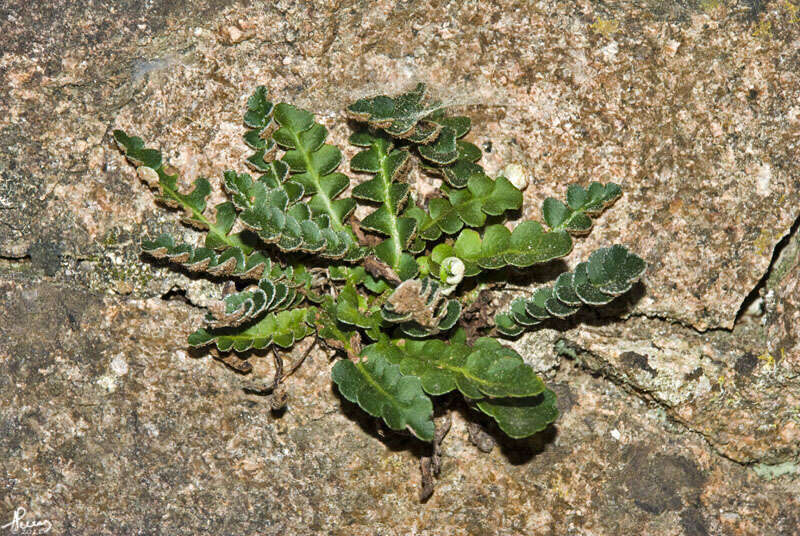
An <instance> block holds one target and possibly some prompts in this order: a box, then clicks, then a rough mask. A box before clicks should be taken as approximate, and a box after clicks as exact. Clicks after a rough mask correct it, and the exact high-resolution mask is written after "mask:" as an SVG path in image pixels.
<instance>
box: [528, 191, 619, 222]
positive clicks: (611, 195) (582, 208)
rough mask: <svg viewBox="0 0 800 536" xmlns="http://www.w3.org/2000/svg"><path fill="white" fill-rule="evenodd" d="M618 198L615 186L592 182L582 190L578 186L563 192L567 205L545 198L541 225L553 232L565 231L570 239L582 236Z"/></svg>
mask: <svg viewBox="0 0 800 536" xmlns="http://www.w3.org/2000/svg"><path fill="white" fill-rule="evenodd" d="M621 195H622V189H621V188H620V187H619V185H617V184H614V183H613V182H609V183H608V184H606V185H603V184H600V183H599V182H593V183H591V184H590V185H589V189H588V190H586V189H584V188H583V187H582V186H580V185H578V184H570V185H569V187H568V188H567V203H566V204H564V203H563V202H561V201H559V200H558V199H554V198H552V197H548V198H547V199H545V200H544V203H543V204H542V215H543V216H544V221H545V223H547V225H548V226H549V227H550V229H552V230H553V231H567V232H569V233H570V234H573V235H585V234H588V233H589V231H591V230H592V225H593V223H592V218H590V217H589V216H599V215H600V214H601V213H602V212H603V211H604V210H605V209H606V208H608V207H610V206H611V205H612V204H614V201H616V200H617V199H619V197H620V196H621Z"/></svg>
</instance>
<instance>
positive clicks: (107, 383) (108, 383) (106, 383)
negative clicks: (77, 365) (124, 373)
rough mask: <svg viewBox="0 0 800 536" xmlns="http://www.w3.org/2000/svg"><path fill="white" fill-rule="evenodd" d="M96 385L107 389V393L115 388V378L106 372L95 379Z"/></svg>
mask: <svg viewBox="0 0 800 536" xmlns="http://www.w3.org/2000/svg"><path fill="white" fill-rule="evenodd" d="M97 385H99V386H100V387H102V388H103V389H105V390H106V391H108V392H109V393H113V392H114V391H116V390H117V380H116V379H115V377H114V376H111V375H110V374H106V375H104V376H100V377H99V378H98V379H97Z"/></svg>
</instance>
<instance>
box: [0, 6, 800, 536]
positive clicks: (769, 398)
mask: <svg viewBox="0 0 800 536" xmlns="http://www.w3.org/2000/svg"><path fill="white" fill-rule="evenodd" d="M243 4H245V3H240V4H237V5H235V6H230V5H228V3H227V2H217V1H215V0H205V1H198V2H184V1H181V2H152V1H144V0H141V1H140V0H127V1H125V2H114V3H110V4H109V3H101V2H76V1H61V2H58V1H57V2H51V3H49V4H48V5H47V7H44V6H43V5H42V4H40V3H36V2H22V1H19V0H9V1H6V2H4V4H3V6H2V7H0V13H2V15H3V17H2V19H0V20H2V22H0V28H2V34H0V44H1V45H2V46H0V50H2V55H0V177H2V179H0V319H2V322H0V335H1V336H2V337H1V338H0V369H1V371H2V374H0V400H2V401H3V405H2V407H1V408H0V430H2V433H0V445H1V446H2V451H3V452H4V453H6V455H4V456H3V457H2V459H0V465H2V472H0V525H4V524H5V523H6V522H7V521H9V520H11V518H12V516H13V511H14V510H15V509H17V508H19V507H23V508H25V509H26V510H27V517H26V519H27V520H37V519H38V520H48V521H50V522H51V523H52V525H53V530H52V533H54V534H139V533H141V534H149V533H165V534H198V533H203V532H209V531H210V532H215V533H236V534H283V533H290V534H370V535H371V534H378V533H380V534H431V535H433V534H476V535H483V534H497V535H506V534H508V535H512V534H513V535H516V534H619V533H623V534H674V535H686V536H689V535H700V534H726V535H727V534H759V535H761V534H775V535H783V534H793V533H797V532H800V519H798V511H800V504H798V503H800V493H798V491H797V490H798V483H800V480H798V478H800V476H798V466H797V462H798V459H799V458H800V377H798V373H800V338H798V336H797V333H798V332H800V298H798V296H800V267H799V266H800V265H799V263H798V248H800V245H798V244H800V233H798V229H797V223H796V222H797V221H798V214H799V213H800V203H798V199H800V171H798V166H797V148H798V145H797V144H798V139H799V137H800V105H798V102H800V22H798V20H797V17H798V13H797V12H796V11H793V9H796V8H795V7H794V4H792V3H790V2H783V3H777V2H775V3H764V2H755V3H750V2H744V1H742V2H741V3H739V4H737V2H735V1H734V0H728V1H725V0H703V1H700V2H650V1H648V2H636V3H634V2H623V1H614V2H604V3H602V4H599V3H596V2H589V1H575V2H510V1H502V2H492V3H488V4H487V3H485V2H473V1H461V2H450V3H447V2H438V1H435V2H399V1H390V0H385V1H384V0H381V1H378V2H368V3H367V2H363V3H362V2H340V1H333V0H332V1H326V2H315V3H301V2H289V1H278V2H262V3H252V4H251V3H248V4H247V5H243ZM755 6H757V7H755ZM756 9H759V10H761V11H760V12H756V11H755V10H756ZM417 81H423V82H426V83H427V84H428V85H429V86H430V87H431V88H432V90H433V91H434V92H435V93H436V94H437V96H439V97H441V98H442V99H444V100H446V101H447V102H448V103H451V104H452V105H453V106H456V107H461V108H463V110H464V111H465V112H466V113H467V114H468V115H470V116H472V117H473V124H474V128H473V130H472V132H471V133H470V134H469V136H470V139H471V140H472V141H473V142H475V143H477V144H479V145H481V146H483V147H484V149H485V156H484V162H485V167H487V169H489V170H490V171H492V172H494V171H497V170H499V169H501V168H502V167H503V166H504V165H505V164H506V163H508V162H514V161H515V162H520V163H523V164H525V165H526V166H528V167H529V168H530V169H531V171H532V174H533V181H532V184H531V186H530V187H529V188H528V189H527V190H526V210H525V214H524V215H525V216H530V217H538V214H539V205H540V204H541V201H542V200H543V199H544V198H545V197H546V196H548V195H556V196H561V195H563V192H564V190H565V188H566V185H567V184H569V183H570V182H574V181H579V182H581V183H586V182H588V181H590V180H601V181H615V182H618V183H620V184H621V185H622V186H623V190H624V192H625V194H624V196H623V198H622V199H620V200H619V201H618V202H617V204H616V205H615V206H614V207H613V209H611V210H609V211H608V212H607V213H606V214H605V215H604V216H603V217H601V218H600V219H599V220H598V221H597V223H596V228H595V229H594V231H593V232H592V234H591V235H590V236H589V237H587V238H585V239H582V240H580V241H579V242H578V243H577V244H576V248H575V251H574V252H573V254H572V255H571V256H570V257H569V258H568V259H567V265H568V266H573V265H574V264H575V263H577V262H579V261H580V260H582V259H584V258H585V257H586V256H587V255H588V253H589V252H590V251H592V250H593V249H595V248H597V247H601V246H604V245H607V244H610V243H612V242H616V243H623V244H626V245H628V246H629V247H631V249H633V250H635V251H637V252H639V253H640V254H641V255H642V256H643V257H644V258H645V259H646V260H647V261H648V263H649V268H648V271H647V273H646V276H645V280H644V284H643V285H642V286H641V287H639V289H638V290H637V292H636V293H634V294H633V295H632V296H630V297H629V298H627V299H624V300H618V302H614V303H612V304H611V305H609V306H608V307H606V308H602V309H601V310H599V311H597V312H595V313H592V314H583V315H580V316H579V317H578V318H577V319H576V321H575V322H571V323H563V324H553V325H548V326H546V327H545V328H543V329H540V330H539V331H537V332H535V333H532V334H529V335H527V336H525V337H523V338H522V339H520V340H519V341H516V342H514V343H513V344H514V345H515V346H516V347H517V348H518V349H520V350H521V351H522V352H523V355H524V356H525V357H526V359H528V360H529V362H531V363H532V364H534V365H535V366H536V368H537V369H538V370H540V371H541V372H542V373H543V374H544V375H545V377H546V378H547V380H548V381H549V383H550V384H551V385H553V386H554V388H555V389H556V391H557V393H558V395H559V400H560V402H559V403H560V405H561V406H560V409H561V411H562V417H561V418H560V420H559V421H558V423H557V426H554V427H552V428H551V429H549V430H547V431H546V432H544V433H542V434H540V435H538V436H536V437H535V438H533V439H531V440H529V441H525V442H510V441H503V440H502V439H501V437H500V436H499V435H498V436H496V439H497V440H498V441H500V444H499V446H498V447H497V448H495V449H494V450H493V451H492V452H491V453H489V454H483V453H481V452H479V451H478V450H477V449H475V448H474V447H473V446H472V445H470V443H469V441H468V440H467V431H466V422H467V420H466V417H468V416H466V415H464V413H463V411H464V410H463V409H459V411H457V412H456V413H457V416H456V419H455V426H454V429H453V430H452V431H451V433H450V436H448V438H447V440H446V442H445V444H444V456H445V458H444V459H445V462H444V468H443V473H442V475H441V477H440V479H439V481H438V483H437V489H436V492H435V494H434V496H433V497H432V498H431V500H430V501H428V502H427V503H424V504H420V503H418V502H417V499H416V497H417V489H418V484H419V471H418V467H417V459H418V456H419V455H420V454H421V453H422V449H421V447H420V446H419V444H416V443H413V442H411V441H409V440H404V439H398V438H382V437H381V436H380V435H379V434H378V433H377V432H376V431H375V427H374V423H373V422H372V421H371V420H369V419H365V418H364V417H363V416H362V415H361V413H360V412H359V411H358V410H357V409H356V408H353V407H352V406H350V405H349V403H347V402H346V401H344V400H343V399H341V398H340V397H339V396H338V395H337V394H336V393H335V391H334V390H333V389H332V387H331V384H330V380H329V371H328V369H329V362H328V360H327V359H326V356H324V355H322V354H312V356H311V361H310V362H309V363H306V364H305V365H304V366H303V367H302V368H301V369H300V370H299V371H298V373H297V374H296V375H295V376H293V379H292V381H291V383H290V385H291V389H292V393H291V399H290V407H289V409H288V411H286V412H285V413H283V414H275V413H273V412H271V411H270V410H269V407H268V405H267V404H266V403H265V401H264V398H263V397H261V396H257V395H253V394H248V392H246V391H243V389H242V386H243V385H244V383H243V382H244V381H245V378H243V377H241V376H240V375H238V374H236V373H234V372H232V371H231V370H230V369H227V368H226V367H224V366H223V365H221V364H220V363H219V362H217V361H214V360H212V359H210V358H209V357H207V356H202V355H201V354H197V355H195V354H191V353H189V352H188V350H187V348H186V345H185V337H186V335H187V333H189V332H190V331H191V330H192V329H193V326H194V325H195V324H196V323H197V322H198V320H199V319H200V317H201V316H202V314H203V310H202V309H201V307H199V306H202V305H204V304H205V303H206V302H207V300H208V297H209V296H210V295H214V293H218V292H219V289H217V288H216V287H215V286H214V285H212V284H210V283H208V282H206V281H204V280H198V279H194V280H192V279H189V278H187V277H185V276H183V275H181V274H176V273H173V272H169V271H168V270H165V269H164V268H163V267H160V266H157V265H154V264H150V263H146V262H143V259H142V258H140V255H139V251H138V246H137V244H138V240H139V238H140V237H141V236H143V235H145V234H154V233H158V232H160V231H162V230H170V231H174V232H178V233H186V235H187V236H188V237H192V236H194V235H193V234H192V231H188V230H183V229H182V228H181V227H180V225H179V224H178V223H177V217H176V215H175V214H174V213H169V212H168V211H164V210H163V209H160V208H158V207H156V206H155V205H154V203H153V196H152V193H151V192H150V191H148V189H147V188H146V187H145V185H143V184H142V183H141V182H140V181H139V180H138V179H137V178H136V175H135V173H134V170H133V169H132V168H131V167H130V166H129V165H127V164H126V162H125V161H124V159H123V158H122V156H121V155H120V153H119V151H118V150H117V148H116V147H115V146H114V145H113V143H112V142H111V140H110V137H109V132H110V130H111V129H112V128H115V127H122V128H125V129H127V130H130V131H132V132H136V133H137V134H139V135H141V136H142V137H144V138H145V139H148V140H152V141H153V142H154V144H156V145H157V146H160V147H161V148H162V149H163V150H164V151H165V153H166V154H167V155H168V156H169V158H170V160H171V163H173V164H174V165H175V166H176V167H178V168H179V169H181V171H182V178H181V181H182V183H183V184H189V182H190V181H191V180H193V179H194V178H196V177H197V176H200V175H203V176H207V177H209V178H210V179H211V180H212V182H216V184H218V183H219V177H220V176H221V172H222V171H223V170H224V169H228V168H234V169H241V164H240V162H241V161H242V159H243V156H244V155H245V154H246V148H245V146H244V144H243V142H242V141H241V133H242V128H241V111H242V108H243V105H244V101H245V99H246V97H247V96H248V95H249V93H250V92H251V91H252V89H253V88H254V87H255V86H256V85H259V84H263V85H266V86H267V87H268V88H269V91H270V93H271V95H273V96H274V98H275V99H276V100H288V101H292V102H295V103H297V104H300V105H303V106H306V107H308V108H309V109H311V110H313V111H314V112H315V113H317V114H318V116H319V117H320V118H321V119H322V120H323V121H324V122H325V123H326V124H327V126H329V127H330V129H331V134H332V138H333V140H334V141H336V142H338V143H339V145H340V146H341V147H342V148H343V149H345V152H346V154H347V155H351V154H352V153H353V151H352V150H351V149H347V148H345V143H344V142H345V140H346V136H347V134H348V127H347V125H346V124H345V123H344V122H343V120H342V119H343V115H342V114H341V109H342V108H343V106H344V105H345V104H346V103H348V102H350V101H352V100H354V99H355V98H358V97H361V96H363V95H367V94H371V93H373V92H377V91H382V92H383V91H385V92H395V91H399V90H401V89H405V88H407V87H409V86H411V85H413V84H414V83H415V82H417ZM559 268H563V266H561V267H559ZM525 277H527V279H525V281H523V282H524V283H526V284H538V283H540V282H544V281H545V279H544V276H542V277H539V278H531V277H529V276H525ZM170 298H175V299H170ZM620 316H622V317H623V319H622V320H620ZM251 361H252V362H253V364H254V372H253V375H254V376H255V377H256V378H261V377H270V374H271V360H269V359H263V358H261V359H259V358H254V359H251ZM587 369H588V371H589V372H593V373H600V374H599V375H597V374H595V375H593V374H589V373H587Z"/></svg>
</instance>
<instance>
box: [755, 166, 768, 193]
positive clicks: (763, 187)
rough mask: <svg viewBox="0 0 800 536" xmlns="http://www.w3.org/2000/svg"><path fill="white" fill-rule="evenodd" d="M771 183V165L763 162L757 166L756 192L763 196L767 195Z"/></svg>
mask: <svg viewBox="0 0 800 536" xmlns="http://www.w3.org/2000/svg"><path fill="white" fill-rule="evenodd" d="M771 183H772V166H770V165H769V164H768V163H767V162H764V163H763V164H761V166H759V168H758V172H757V173H756V188H757V189H758V193H759V194H760V195H764V196H766V195H769V194H770V192H771V191H772V188H771Z"/></svg>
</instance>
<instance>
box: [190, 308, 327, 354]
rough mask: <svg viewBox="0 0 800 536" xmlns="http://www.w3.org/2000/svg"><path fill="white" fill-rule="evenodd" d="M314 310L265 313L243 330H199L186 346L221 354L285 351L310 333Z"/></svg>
mask: <svg viewBox="0 0 800 536" xmlns="http://www.w3.org/2000/svg"><path fill="white" fill-rule="evenodd" d="M315 312H316V308H315V307H303V308H298V309H292V310H290V311H281V312H278V313H269V314H267V315H266V316H265V317H264V318H262V319H261V320H259V321H258V322H257V323H255V324H253V325H252V326H249V327H247V328H246V329H241V328H238V327H234V328H212V329H205V328H200V329H198V330H197V331H195V332H194V333H192V334H191V335H189V339H188V342H189V345H191V346H194V347H200V346H206V345H209V344H212V343H213V344H215V345H216V347H217V348H218V349H219V350H220V351H223V352H227V351H230V350H233V351H235V352H246V351H247V350H250V349H251V348H255V349H262V348H267V347H268V346H270V345H272V344H275V345H276V346H280V347H281V348H289V347H291V346H292V345H293V344H294V343H295V342H297V341H299V340H301V339H303V338H305V337H307V336H308V335H311V334H312V333H314V331H315V330H314V327H313V325H314V319H315V318H316V314H315Z"/></svg>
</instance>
